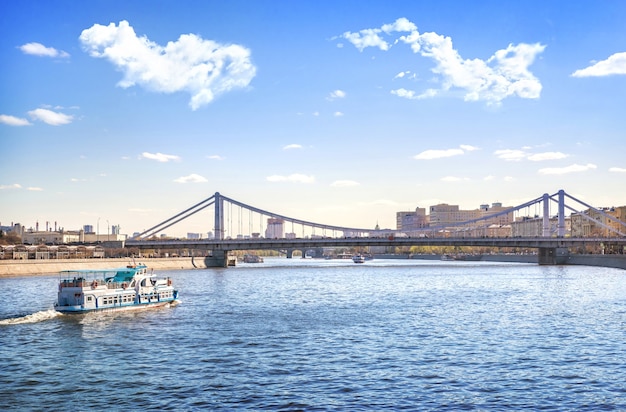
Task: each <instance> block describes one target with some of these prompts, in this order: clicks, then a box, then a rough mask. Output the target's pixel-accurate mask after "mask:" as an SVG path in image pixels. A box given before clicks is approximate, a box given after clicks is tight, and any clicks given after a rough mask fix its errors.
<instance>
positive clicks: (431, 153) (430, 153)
mask: <svg viewBox="0 0 626 412" xmlns="http://www.w3.org/2000/svg"><path fill="white" fill-rule="evenodd" d="M459 147H460V149H443V150H437V149H430V150H424V151H423V152H421V153H419V154H417V155H415V156H413V159H416V160H431V159H441V158H444V157H452V156H459V155H462V154H465V152H471V151H474V150H478V148H477V147H474V146H470V145H461V146H459Z"/></svg>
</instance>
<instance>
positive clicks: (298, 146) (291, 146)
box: [283, 143, 302, 150]
mask: <svg viewBox="0 0 626 412" xmlns="http://www.w3.org/2000/svg"><path fill="white" fill-rule="evenodd" d="M291 149H302V145H300V144H296V143H293V144H288V145H287V146H285V147H283V150H291Z"/></svg>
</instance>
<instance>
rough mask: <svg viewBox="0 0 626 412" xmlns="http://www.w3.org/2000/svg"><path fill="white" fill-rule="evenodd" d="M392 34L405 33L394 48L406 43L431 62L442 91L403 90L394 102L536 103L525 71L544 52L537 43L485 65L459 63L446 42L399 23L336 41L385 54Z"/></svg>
mask: <svg viewBox="0 0 626 412" xmlns="http://www.w3.org/2000/svg"><path fill="white" fill-rule="evenodd" d="M392 32H404V33H408V34H406V35H403V36H400V37H398V38H396V39H394V41H393V44H397V43H405V44H407V45H409V47H410V48H411V50H412V51H413V52H414V53H419V54H420V55H421V56H422V57H426V58H429V59H431V60H433V61H434V62H435V67H434V68H433V69H431V71H432V72H433V73H434V74H435V75H437V76H438V78H437V80H438V81H439V82H440V83H441V85H442V86H441V89H440V90H436V89H428V90H426V91H424V92H422V93H416V92H414V91H412V90H406V89H404V88H401V89H397V90H394V91H392V93H393V94H395V95H397V96H399V97H404V98H408V99H423V98H428V97H433V96H435V95H437V94H438V92H439V91H448V90H450V89H461V90H464V92H465V94H464V99H465V100H466V101H485V102H487V103H488V104H495V105H498V104H500V102H501V101H502V100H503V99H505V98H507V97H510V96H518V97H521V98H525V99H536V98H538V97H539V96H540V94H541V88H542V86H541V83H540V82H539V80H538V79H537V78H536V77H535V76H534V75H533V74H532V73H531V72H530V71H529V70H528V67H529V66H530V65H531V64H532V63H533V62H534V60H535V58H536V56H537V55H539V54H540V53H541V52H543V50H544V49H545V46H544V45H541V44H539V43H535V44H526V43H520V44H518V45H513V44H509V46H508V47H507V48H505V49H501V50H497V51H496V52H495V53H494V54H493V55H492V56H491V57H490V58H489V59H487V60H481V59H463V58H462V57H461V55H460V54H459V52H458V51H457V50H455V49H454V47H453V45H452V39H451V38H450V37H446V36H442V35H440V34H437V33H434V32H429V33H419V31H418V30H417V26H416V25H415V24H413V23H411V22H410V21H408V20H407V19H405V18H400V19H398V20H396V21H395V22H394V23H393V24H391V25H387V24H386V25H383V26H382V27H381V28H380V29H365V30H361V31H359V32H358V33H350V32H346V33H344V34H343V35H341V36H340V37H341V38H343V39H346V40H347V41H349V42H350V43H352V44H353V45H354V46H355V47H356V48H357V49H359V50H360V51H363V50H364V49H365V48H366V47H378V48H379V49H380V50H383V51H386V50H389V48H390V47H391V44H390V43H389V42H387V41H386V40H384V39H383V37H382V36H383V35H384V34H387V35H388V34H391V33H392ZM397 77H398V76H396V78H397Z"/></svg>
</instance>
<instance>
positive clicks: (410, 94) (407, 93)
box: [390, 87, 439, 100]
mask: <svg viewBox="0 0 626 412" xmlns="http://www.w3.org/2000/svg"><path fill="white" fill-rule="evenodd" d="M390 93H391V94H395V95H396V96H398V97H403V98H405V99H409V100H421V99H428V98H430V97H435V96H436V95H437V94H438V93H439V91H438V90H435V89H426V90H424V92H423V93H421V94H416V93H415V91H414V90H407V89H405V88H402V87H401V88H399V89H396V90H391V92H390Z"/></svg>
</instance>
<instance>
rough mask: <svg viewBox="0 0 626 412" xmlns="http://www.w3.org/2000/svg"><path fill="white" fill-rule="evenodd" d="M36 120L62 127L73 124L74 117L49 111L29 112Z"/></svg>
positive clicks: (37, 110) (36, 110)
mask: <svg viewBox="0 0 626 412" xmlns="http://www.w3.org/2000/svg"><path fill="white" fill-rule="evenodd" d="M28 114H29V115H30V117H32V118H33V119H34V120H39V121H42V122H44V123H47V124H49V125H52V126H60V125H63V124H69V123H72V120H73V119H74V116H70V115H69V114H64V113H61V112H53V111H52V110H48V109H35V110H31V111H29V112H28Z"/></svg>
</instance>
